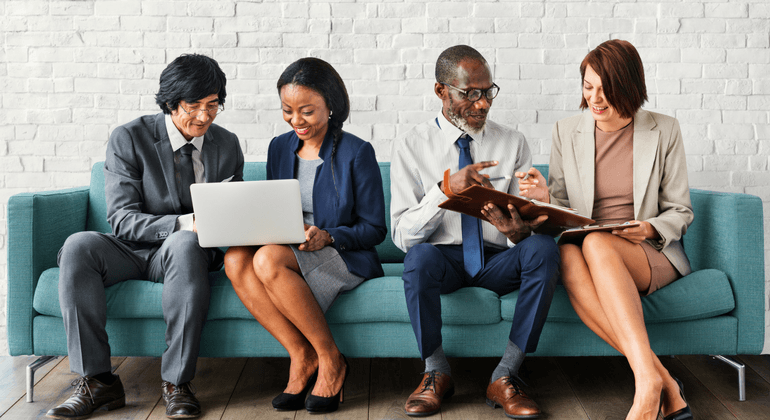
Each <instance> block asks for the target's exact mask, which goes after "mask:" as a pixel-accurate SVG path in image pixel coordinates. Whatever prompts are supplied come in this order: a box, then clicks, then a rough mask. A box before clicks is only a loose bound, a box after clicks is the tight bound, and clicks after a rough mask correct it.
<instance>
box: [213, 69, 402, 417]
mask: <svg viewBox="0 0 770 420" xmlns="http://www.w3.org/2000/svg"><path fill="white" fill-rule="evenodd" d="M278 93H279V95H280V97H281V108H282V112H283V117H284V120H285V121H286V122H287V123H289V125H291V127H292V131H291V132H288V133H286V134H282V135H280V136H278V137H275V138H274V139H273V140H272V141H271V142H270V147H269V149H268V152H267V179H292V178H295V179H298V180H299V182H300V192H301V195H302V211H303V216H304V218H305V242H304V243H302V244H299V245H265V246H262V247H259V248H255V247H233V248H230V249H229V250H228V251H227V254H226V256H225V271H226V272H227V276H228V277H229V278H230V280H231V281H232V284H233V288H234V289H235V291H236V293H237V294H238V297H240V299H241V300H242V301H243V303H244V305H245V306H246V308H247V309H248V310H249V312H251V314H252V315H254V318H256V319H257V321H259V322H260V323H261V324H262V325H263V326H264V327H265V329H266V330H267V331H268V332H270V334H272V335H273V337H275V338H276V339H277V340H278V341H279V342H280V343H281V344H282V345H283V346H284V347H285V348H286V350H287V351H288V352H289V356H290V357H291V367H290V370H289V383H288V385H287V386H286V389H285V390H284V392H283V393H281V394H280V395H278V396H277V397H276V398H275V399H274V400H273V407H275V408H276V409H277V410H291V411H293V410H299V409H302V408H306V409H307V410H308V411H309V412H312V413H328V412H332V411H334V410H336V409H337V408H338V406H339V403H340V402H341V400H342V390H343V386H344V383H345V378H346V377H347V375H348V373H349V367H348V364H347V360H345V357H344V356H343V355H342V353H340V351H339V349H338V348H337V345H336V344H335V343H334V338H333V337H332V334H331V331H330V330H329V326H328V325H327V323H326V319H325V318H324V313H325V312H326V310H327V309H328V308H329V307H330V306H331V305H332V303H333V302H334V300H335V299H336V298H337V296H338V295H339V294H340V293H342V292H344V291H346V290H351V289H353V288H354V287H356V286H357V285H358V284H360V283H361V282H363V281H364V280H366V279H370V278H373V277H380V276H382V275H383V272H382V266H381V265H380V260H379V258H378V257H377V252H376V250H375V248H374V247H375V246H376V245H378V244H379V243H381V242H382V241H383V240H384V239H385V235H386V233H387V227H386V224H385V197H384V195H383V190H382V179H381V176H380V169H379V165H377V160H376V158H375V155H374V148H372V145H371V144H369V143H368V142H365V141H363V140H361V139H360V138H358V137H356V136H354V135H352V134H349V133H345V132H343V131H342V124H343V122H344V121H345V120H346V119H347V118H348V114H349V113H350V100H349V98H348V94H347V90H346V89H345V84H344V83H343V82H342V79H341V78H340V76H339V74H337V72H336V71H335V70H334V68H333V67H332V66H331V65H329V64H328V63H326V62H325V61H323V60H320V59H317V58H303V59H300V60H298V61H296V62H294V63H293V64H291V65H290V66H289V67H288V68H286V70H285V71H284V72H283V74H282V75H281V77H280V79H279V80H278ZM277 205H280V204H277ZM311 388H312V389H313V391H312V392H311V394H310V396H309V397H308V398H307V401H305V395H306V394H307V392H308V391H309V390H310V389H311Z"/></svg>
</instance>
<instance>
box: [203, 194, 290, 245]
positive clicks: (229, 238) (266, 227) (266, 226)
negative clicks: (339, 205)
mask: <svg viewBox="0 0 770 420" xmlns="http://www.w3.org/2000/svg"><path fill="white" fill-rule="evenodd" d="M190 194H191V195H192V202H193V209H194V211H195V225H196V228H197V230H198V241H199V243H200V245H201V246H202V247H204V248H209V247H218V246H236V245H264V244H299V243H302V242H305V227H304V226H305V225H304V223H303V221H302V201H301V199H300V195H299V181H297V180H296V179H282V180H273V181H244V182H217V183H199V184H193V185H192V186H191V188H190Z"/></svg>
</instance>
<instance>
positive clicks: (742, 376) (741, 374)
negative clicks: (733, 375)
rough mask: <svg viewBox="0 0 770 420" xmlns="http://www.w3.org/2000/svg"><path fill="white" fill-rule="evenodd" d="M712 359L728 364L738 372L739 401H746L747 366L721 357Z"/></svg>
mask: <svg viewBox="0 0 770 420" xmlns="http://www.w3.org/2000/svg"><path fill="white" fill-rule="evenodd" d="M711 357H713V358H715V359H719V360H721V361H723V362H725V363H727V364H728V365H730V366H732V367H733V368H734V369H735V370H737V371H738V401H746V365H744V364H743V363H738V362H736V361H735V360H733V359H730V358H729V357H725V356H721V355H717V356H711Z"/></svg>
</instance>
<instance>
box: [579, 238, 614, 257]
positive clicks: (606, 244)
mask: <svg viewBox="0 0 770 420" xmlns="http://www.w3.org/2000/svg"><path fill="white" fill-rule="evenodd" d="M611 241H612V234H611V233H607V232H591V233H589V234H588V235H586V237H585V239H583V246H582V250H583V254H584V255H585V256H586V257H588V258H590V257H599V258H606V257H608V256H609V253H610V252H614V248H613V247H612V242H611Z"/></svg>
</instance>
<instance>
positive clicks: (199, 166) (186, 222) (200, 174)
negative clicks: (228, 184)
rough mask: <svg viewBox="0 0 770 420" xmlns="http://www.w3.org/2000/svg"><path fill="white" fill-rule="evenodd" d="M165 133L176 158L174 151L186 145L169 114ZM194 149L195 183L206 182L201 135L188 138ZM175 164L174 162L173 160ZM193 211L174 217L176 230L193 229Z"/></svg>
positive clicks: (185, 140)
mask: <svg viewBox="0 0 770 420" xmlns="http://www.w3.org/2000/svg"><path fill="white" fill-rule="evenodd" d="M166 133H168V139H169V140H170V141H171V148H172V149H174V156H175V159H176V151H177V150H179V149H181V148H182V146H184V145H186V144H187V143H188V142H187V139H185V138H184V136H183V135H182V133H181V132H179V129H178V128H176V125H174V121H173V120H171V115H169V114H166ZM190 143H192V145H193V147H195V150H193V152H192V162H193V173H194V174H195V183H199V182H206V181H205V180H206V178H205V173H204V168H203V160H202V158H201V150H203V136H201V137H193V139H192V140H190ZM174 164H176V162H174ZM193 221H194V219H193V213H189V214H183V215H181V216H179V217H178V218H177V219H176V229H175V230H174V231H175V232H176V231H177V230H190V231H191V230H193Z"/></svg>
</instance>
